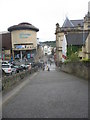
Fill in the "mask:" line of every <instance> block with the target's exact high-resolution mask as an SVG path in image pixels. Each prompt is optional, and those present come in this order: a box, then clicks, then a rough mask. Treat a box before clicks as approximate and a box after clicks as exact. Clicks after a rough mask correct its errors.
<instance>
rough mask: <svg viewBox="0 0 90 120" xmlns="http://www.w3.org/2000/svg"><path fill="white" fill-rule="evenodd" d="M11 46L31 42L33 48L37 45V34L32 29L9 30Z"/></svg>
mask: <svg viewBox="0 0 90 120" xmlns="http://www.w3.org/2000/svg"><path fill="white" fill-rule="evenodd" d="M11 37H12V48H15V47H14V44H21V43H23V44H25V43H33V48H36V47H37V34H36V32H35V31H32V30H15V31H12V32H11Z"/></svg>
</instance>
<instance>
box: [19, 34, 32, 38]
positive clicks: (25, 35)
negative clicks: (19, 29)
mask: <svg viewBox="0 0 90 120" xmlns="http://www.w3.org/2000/svg"><path fill="white" fill-rule="evenodd" d="M30 36H31V34H29V33H20V34H19V37H20V38H28V37H30Z"/></svg>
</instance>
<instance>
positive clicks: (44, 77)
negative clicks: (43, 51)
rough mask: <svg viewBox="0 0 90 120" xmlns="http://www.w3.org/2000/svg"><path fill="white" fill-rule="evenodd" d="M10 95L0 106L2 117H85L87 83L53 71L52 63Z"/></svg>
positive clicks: (86, 111)
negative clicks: (48, 69)
mask: <svg viewBox="0 0 90 120" xmlns="http://www.w3.org/2000/svg"><path fill="white" fill-rule="evenodd" d="M12 94H13V95H12V97H9V99H6V98H7V97H6V98H5V99H6V101H4V103H3V106H2V116H3V118H87V117H88V81H86V80H83V79H80V78H77V77H75V76H73V75H70V74H67V73H64V72H61V71H57V70H56V68H55V65H54V64H52V65H51V66H50V72H48V71H47V70H45V71H42V70H41V71H39V72H37V73H36V74H35V75H34V76H33V77H32V78H30V79H28V80H26V81H24V83H23V85H21V88H20V89H18V91H16V92H12ZM9 95H10V94H9Z"/></svg>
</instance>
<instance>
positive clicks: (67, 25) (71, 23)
mask: <svg viewBox="0 0 90 120" xmlns="http://www.w3.org/2000/svg"><path fill="white" fill-rule="evenodd" d="M78 25H80V26H82V27H83V20H69V19H68V18H66V20H65V21H64V23H63V25H62V27H63V28H72V27H77V26H78Z"/></svg>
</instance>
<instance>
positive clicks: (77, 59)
mask: <svg viewBox="0 0 90 120" xmlns="http://www.w3.org/2000/svg"><path fill="white" fill-rule="evenodd" d="M67 60H68V61H70V62H75V61H79V60H80V59H79V57H78V53H72V54H71V55H70V56H69V57H68V58H67Z"/></svg>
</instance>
